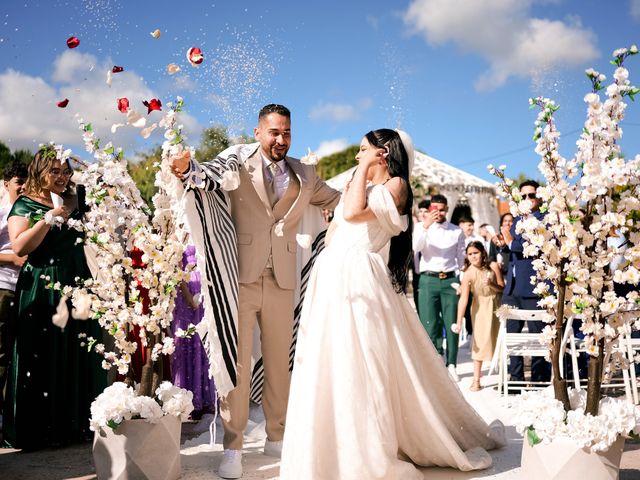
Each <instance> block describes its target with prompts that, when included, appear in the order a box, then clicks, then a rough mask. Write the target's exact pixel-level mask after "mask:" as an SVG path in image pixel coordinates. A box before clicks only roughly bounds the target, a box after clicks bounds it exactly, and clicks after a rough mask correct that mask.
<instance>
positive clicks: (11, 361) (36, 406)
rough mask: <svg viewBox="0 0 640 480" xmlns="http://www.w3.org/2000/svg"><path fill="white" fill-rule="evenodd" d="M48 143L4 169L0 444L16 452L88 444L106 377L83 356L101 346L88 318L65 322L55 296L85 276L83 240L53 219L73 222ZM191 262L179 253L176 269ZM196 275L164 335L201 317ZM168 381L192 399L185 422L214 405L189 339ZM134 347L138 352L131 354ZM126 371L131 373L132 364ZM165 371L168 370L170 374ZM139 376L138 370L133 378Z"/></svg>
mask: <svg viewBox="0 0 640 480" xmlns="http://www.w3.org/2000/svg"><path fill="white" fill-rule="evenodd" d="M59 157H60V156H59V154H58V152H57V151H56V150H55V149H54V148H53V147H51V146H45V147H42V148H41V149H40V150H39V151H38V152H37V153H36V154H35V156H34V158H33V160H32V161H31V162H30V163H29V165H28V166H27V165H25V164H23V163H18V162H16V163H12V164H9V165H7V166H6V167H5V168H4V171H3V180H4V197H3V203H2V206H0V395H1V396H0V409H1V412H0V413H1V414H2V446H4V447H10V448H18V449H22V450H25V451H29V450H37V449H41V448H44V447H51V446H63V445H67V444H72V443H78V442H82V441H86V440H89V439H91V438H92V437H93V432H90V430H89V417H90V405H91V402H92V401H93V400H94V399H95V397H96V396H97V395H99V394H100V393H101V392H102V391H103V389H104V388H105V387H106V386H107V384H108V382H109V381H113V380H115V375H108V372H107V371H106V370H104V369H103V368H102V365H101V363H102V358H101V356H100V355H98V354H96V353H95V352H89V351H88V348H87V342H88V341H89V339H90V338H93V339H96V340H98V341H103V338H104V337H105V332H103V331H102V329H101V327H100V326H99V324H98V323H97V322H95V321H81V320H80V319H74V318H73V309H72V308H71V305H70V302H69V300H67V299H66V297H63V296H62V294H61V291H60V289H58V288H52V287H53V286H54V285H56V286H57V285H59V286H60V287H61V288H62V287H64V286H66V285H69V286H76V285H77V282H78V280H82V279H87V278H90V275H91V273H90V270H89V267H88V266H87V260H86V257H85V250H84V243H83V234H82V233H81V232H79V231H77V230H75V229H73V228H70V227H68V226H67V224H66V223H61V224H60V223H58V222H56V221H55V219H56V218H59V217H62V219H64V220H66V219H68V218H74V219H80V218H81V216H82V212H81V209H80V208H79V204H78V196H77V193H76V186H75V185H74V182H73V181H72V176H73V173H74V172H73V169H72V165H71V164H70V162H69V160H64V161H60V160H59ZM188 263H195V252H194V250H193V248H192V247H188V248H187V249H186V251H185V253H184V266H185V268H186V266H187V264H188ZM199 290H200V280H199V274H198V273H197V272H195V271H194V272H193V273H192V274H191V279H190V281H189V282H186V283H184V284H183V285H181V286H180V290H179V292H178V296H177V299H176V310H175V321H174V327H173V330H174V332H175V330H177V329H178V328H182V329H183V330H188V328H189V326H190V325H192V324H194V325H195V324H197V323H198V322H199V321H200V319H201V318H202V312H203V308H202V305H200V304H199V302H198V294H199ZM175 344H176V350H175V353H174V354H173V356H172V358H171V365H168V362H167V367H168V368H167V369H166V370H167V371H166V373H165V376H166V377H167V379H171V380H173V382H174V384H176V385H178V386H180V387H183V388H187V389H190V390H192V391H193V392H194V397H193V402H194V406H195V408H196V410H194V413H193V416H194V417H195V418H198V417H199V416H201V415H202V414H203V413H207V412H210V411H211V412H212V411H214V409H215V408H216V403H217V399H216V395H215V388H214V385H213V382H212V381H211V380H210V379H209V375H208V370H209V368H208V359H207V356H206V354H205V352H204V350H203V348H202V343H201V342H200V340H199V337H197V336H191V337H188V338H176V339H175ZM139 350H142V349H139ZM134 369H135V366H134ZM169 371H170V373H169ZM138 375H139V372H138Z"/></svg>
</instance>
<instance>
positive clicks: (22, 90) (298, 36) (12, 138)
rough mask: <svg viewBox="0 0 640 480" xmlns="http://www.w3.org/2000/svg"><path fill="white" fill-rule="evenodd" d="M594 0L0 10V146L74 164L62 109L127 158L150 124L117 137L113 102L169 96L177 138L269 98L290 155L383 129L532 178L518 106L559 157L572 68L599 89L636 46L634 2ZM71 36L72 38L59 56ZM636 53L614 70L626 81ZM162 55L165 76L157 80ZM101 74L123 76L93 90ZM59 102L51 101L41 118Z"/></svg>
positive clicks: (569, 112)
mask: <svg viewBox="0 0 640 480" xmlns="http://www.w3.org/2000/svg"><path fill="white" fill-rule="evenodd" d="M607 3H608V5H605V3H604V2H597V1H594V0H411V1H407V0H403V1H396V2H390V1H382V0H370V1H366V2H365V1H350V2H349V1H341V2H338V1H334V0H325V1H323V2H304V1H285V0H283V1H280V2H271V3H268V2H257V1H240V0H236V1H221V0H218V1H206V2H205V1H198V2H175V1H171V2H169V1H165V0H154V1H143V0H136V1H135V2H124V1H119V0H22V1H15V0H3V2H2V3H1V4H0V140H1V141H3V142H5V143H7V144H8V145H9V146H10V147H12V148H22V147H28V148H31V149H34V148H36V147H37V144H39V143H43V142H47V141H50V140H54V141H56V142H64V143H65V144H66V145H68V146H71V147H72V148H74V151H76V152H77V153H79V154H84V152H83V150H82V147H81V146H80V143H81V136H80V132H79V130H78V129H77V123H76V121H75V120H74V118H73V115H74V114H75V113H79V114H80V115H81V116H82V117H83V118H84V119H85V120H87V121H91V122H92V123H93V124H94V125H95V126H96V130H97V134H98V136H100V137H102V138H103V139H105V140H107V139H109V140H113V141H114V143H115V144H117V145H120V146H123V147H124V148H125V150H126V151H127V152H129V153H131V154H132V153H134V152H136V151H139V150H144V149H147V148H150V147H151V146H153V145H155V144H159V143H161V141H162V132H161V131H160V130H156V131H155V132H154V133H153V134H152V136H151V137H150V138H149V139H147V140H144V139H143V138H142V137H141V136H140V134H139V130H137V129H135V128H133V127H123V128H120V129H118V130H117V132H116V133H115V134H112V133H111V132H110V127H111V125H112V124H114V123H120V122H124V115H123V114H121V113H120V112H118V111H117V109H116V99H117V98H119V97H127V98H129V100H130V101H131V105H132V106H133V107H134V108H136V109H137V110H138V111H141V112H143V111H145V110H144V107H143V106H142V103H141V102H142V100H148V99H150V98H152V97H157V98H160V99H161V100H162V101H163V103H166V102H167V101H170V100H171V99H172V98H175V96H176V95H181V96H183V97H184V99H185V102H186V105H187V114H186V115H184V116H183V123H184V124H185V128H186V129H187V130H188V131H189V137H190V140H191V141H192V142H193V143H196V142H197V141H198V135H199V131H200V130H201V129H202V128H203V127H206V126H210V125H212V124H222V125H226V126H229V127H230V128H231V129H232V131H234V132H240V131H243V130H244V131H246V132H252V129H253V127H254V126H255V123H256V116H257V111H258V109H259V108H260V107H261V106H262V105H264V104H266V103H271V102H275V103H282V104H285V105H287V106H288V107H289V108H290V109H291V110H292V113H293V145H292V148H291V151H290V154H292V155H294V156H301V155H304V154H305V153H306V151H307V148H311V149H312V150H315V151H318V152H319V153H320V154H322V153H331V152H332V151H335V150H337V149H341V148H343V147H345V146H347V145H350V144H354V143H359V141H360V139H361V137H362V135H363V134H364V133H366V132H367V131H368V130H370V129H375V128H380V127H401V128H403V129H405V130H406V131H408V132H409V133H410V134H411V135H412V137H413V139H414V143H415V145H416V147H417V148H418V149H420V150H422V151H424V152H425V153H427V154H429V155H431V156H433V157H435V158H438V159H439V160H442V161H444V162H446V163H449V164H451V165H454V166H457V167H460V168H463V169H465V170H467V171H469V172H470V173H473V174H475V175H478V176H480V177H482V178H485V179H488V180H492V178H491V176H490V175H489V174H488V173H487V170H486V165H487V164H488V163H494V164H496V165H499V164H506V165H507V166H508V172H509V173H512V174H513V175H516V174H518V173H520V172H524V173H526V174H528V175H530V176H534V177H540V175H539V174H538V173H537V171H536V165H537V162H538V159H537V157H536V155H535V153H534V152H533V148H534V145H533V142H532V141H531V137H532V130H533V122H534V120H535V112H533V111H530V110H529V109H528V104H527V100H528V98H529V97H531V96H537V95H543V96H546V97H550V98H553V99H555V100H556V101H557V102H558V103H560V105H561V109H560V111H559V112H558V114H557V119H558V125H559V129H560V131H561V132H563V133H564V136H563V137H562V139H561V153H563V154H564V155H565V156H572V155H573V153H574V146H575V140H576V139H577V136H578V134H579V131H580V130H581V128H582V124H583V122H584V114H585V111H586V109H585V106H584V103H583V101H582V99H583V97H584V94H585V93H587V88H588V84H587V80H586V77H585V76H584V75H583V72H584V69H585V68H588V67H594V68H596V69H597V70H600V71H601V72H603V73H605V74H606V75H607V77H608V78H609V79H610V78H611V76H612V70H611V68H610V65H609V64H608V61H609V59H610V54H611V52H612V51H613V50H614V49H616V48H619V47H623V46H630V45H631V44H634V43H636V44H640V38H638V37H639V35H638V32H640V0H612V1H611V2H607ZM156 28H157V29H160V30H161V32H162V34H161V36H160V38H158V39H154V38H153V37H152V36H151V35H150V32H151V31H153V30H155V29H156ZM71 35H75V36H77V37H79V39H80V42H81V43H80V46H79V47H78V48H76V49H73V50H70V49H68V48H67V46H66V39H67V38H68V37H69V36H71ZM194 46H196V47H200V48H201V49H202V51H203V53H204V56H205V60H204V62H203V63H202V64H201V65H200V66H199V67H192V66H190V65H189V64H188V62H187V61H186V57H185V54H186V51H187V50H188V49H189V48H190V47H194ZM639 57H640V56H639ZM639 57H632V58H630V59H629V62H628V65H627V66H628V67H629V70H630V79H631V82H632V83H634V84H640V79H639V78H640V58H639ZM169 63H176V64H179V65H180V67H181V69H182V70H181V72H179V73H178V74H175V75H173V76H170V75H168V74H167V72H166V66H167V64H169ZM113 65H119V66H123V67H124V69H125V71H124V72H122V73H118V74H116V75H114V76H113V81H112V85H111V87H109V86H107V85H106V82H105V80H106V71H107V70H108V69H110V68H111V67H112V66H113ZM64 98H69V100H70V102H69V105H68V106H67V108H65V109H60V108H57V107H56V103H57V102H58V101H60V100H62V99H64ZM630 103H631V102H630ZM638 103H640V100H639V101H638ZM627 112H628V114H627V119H626V121H625V123H624V124H623V129H624V131H625V136H624V138H623V140H622V147H623V151H624V152H625V154H626V155H628V156H632V155H636V154H638V153H640V105H637V106H636V105H635V104H633V103H631V105H630V106H629V108H628V110H627ZM145 113H146V112H145ZM159 118H160V114H159V113H158V112H154V113H152V114H151V115H149V117H148V121H149V123H151V122H154V121H157V120H159ZM84 156H85V157H86V156H87V155H84ZM131 156H133V155H131Z"/></svg>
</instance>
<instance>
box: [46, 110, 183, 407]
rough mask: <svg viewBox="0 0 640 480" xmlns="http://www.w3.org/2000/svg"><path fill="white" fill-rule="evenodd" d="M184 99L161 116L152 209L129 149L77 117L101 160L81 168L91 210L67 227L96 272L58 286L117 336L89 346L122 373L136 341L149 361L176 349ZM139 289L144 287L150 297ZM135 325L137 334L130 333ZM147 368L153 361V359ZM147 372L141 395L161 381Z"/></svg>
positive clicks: (84, 313)
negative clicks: (77, 232) (130, 165)
mask: <svg viewBox="0 0 640 480" xmlns="http://www.w3.org/2000/svg"><path fill="white" fill-rule="evenodd" d="M182 106H183V102H182V99H181V98H178V101H177V103H176V104H175V105H173V104H171V103H170V104H169V105H168V107H169V110H168V111H167V112H166V113H165V115H164V117H163V119H162V120H161V121H160V125H162V126H163V127H165V128H166V130H167V133H166V134H165V138H166V141H165V142H164V144H163V147H162V151H163V161H162V164H161V165H159V167H160V168H158V170H157V172H156V182H155V184H156V186H157V187H158V193H156V194H155V195H154V197H153V200H152V201H153V207H154V210H153V212H151V211H150V209H149V207H148V206H147V205H146V204H145V202H144V201H143V199H142V196H141V195H140V191H139V190H138V188H137V186H136V185H135V183H134V181H133V179H132V178H131V176H130V175H129V173H128V172H127V162H126V160H125V158H124V152H123V151H122V150H121V149H117V148H115V147H114V146H113V145H112V144H111V143H107V144H106V145H104V146H101V141H100V139H99V138H97V137H96V136H95V133H94V132H93V128H92V126H91V124H88V123H85V122H84V121H83V120H82V119H81V118H78V122H79V124H80V128H81V130H82V132H83V139H84V143H85V148H86V150H87V151H88V152H89V153H92V154H93V156H94V158H95V160H96V161H95V162H93V163H91V164H89V165H86V166H85V168H84V170H82V171H81V173H80V181H79V183H81V184H83V185H84V186H85V189H86V203H87V206H88V212H86V214H85V216H84V221H83V222H76V223H74V224H73V225H70V226H71V227H72V228H76V229H82V230H83V231H84V233H85V238H86V243H87V244H88V247H89V248H91V249H92V250H93V252H94V254H95V261H96V264H97V268H98V278H97V279H95V280H94V279H88V280H85V281H81V282H80V281H79V282H78V285H77V286H76V287H72V286H66V287H63V288H61V289H60V287H59V286H58V288H57V289H59V290H61V293H62V295H64V296H65V297H66V298H70V299H71V301H72V304H73V307H74V315H75V314H78V315H81V316H83V317H85V318H87V317H88V318H91V319H92V320H96V321H98V322H99V323H100V325H101V326H102V327H103V328H104V329H105V330H106V331H107V332H108V333H109V334H110V335H112V336H113V338H114V348H113V350H108V349H107V348H105V345H104V344H102V343H97V342H95V341H93V342H91V343H90V345H89V348H90V349H91V348H93V349H94V350H95V351H96V352H97V353H98V354H100V355H102V356H103V357H104V360H103V362H102V366H103V368H105V369H110V368H112V367H115V368H117V371H118V373H119V374H121V375H127V374H130V373H131V372H130V363H131V358H132V354H133V353H134V352H135V351H136V350H137V349H138V348H139V347H138V344H139V345H141V347H142V348H145V349H148V354H149V356H150V358H151V361H152V362H156V361H158V360H159V356H160V355H170V354H171V353H173V352H174V351H175V345H174V343H173V339H172V338H170V337H168V336H167V332H169V326H170V324H171V321H172V315H171V313H170V312H173V308H174V300H175V295H176V287H177V285H178V284H179V283H180V282H181V281H183V280H187V279H188V278H189V275H190V271H188V270H187V271H183V269H182V254H183V251H184V245H185V244H186V242H185V239H186V235H187V233H186V230H185V229H184V228H183V225H182V224H178V223H177V219H178V218H180V215H179V211H178V209H179V208H180V206H179V205H180V202H179V201H178V199H176V198H174V194H173V192H174V191H175V188H174V185H173V183H174V182H176V181H177V179H176V178H175V177H174V176H173V175H172V174H171V173H170V170H169V168H168V157H169V155H170V154H173V153H174V152H175V151H176V150H178V149H182V148H183V145H182V142H183V141H184V137H183V136H182V134H181V130H182V126H178V127H175V126H174V124H175V117H176V113H177V112H179V111H181V110H182ZM134 255H137V257H136V258H135V259H134V258H132V257H133V256H134ZM53 288H56V287H55V286H53ZM142 291H144V292H146V296H145V298H143V296H142V294H141V292H142ZM59 313H60V312H59ZM63 313H66V312H62V313H60V315H59V316H60V322H59V323H60V324H62V323H64V322H63V320H66V318H62V317H63ZM135 327H138V328H137V330H136V331H139V336H138V338H132V332H133V331H134V329H135ZM145 368H146V369H148V368H153V366H152V365H151V363H148V364H146V365H145V366H143V369H145ZM143 371H144V370H143ZM142 377H143V381H142V385H141V387H140V392H139V393H140V397H145V396H147V397H149V398H150V397H151V394H152V392H153V390H154V389H155V388H156V387H157V385H153V384H151V381H149V379H150V378H151V376H150V375H147V376H145V375H144V374H143V375H142ZM145 378H146V380H145ZM155 378H156V379H157V376H155ZM131 381H132V380H131V378H129V382H131ZM156 381H157V380H156ZM140 401H141V400H136V402H140ZM144 401H146V400H144ZM144 401H143V402H144ZM141 408H142V407H141ZM152 409H153V407H148V409H143V413H141V414H140V415H141V416H142V417H145V418H146V416H147V414H148V415H152V414H153V410H152Z"/></svg>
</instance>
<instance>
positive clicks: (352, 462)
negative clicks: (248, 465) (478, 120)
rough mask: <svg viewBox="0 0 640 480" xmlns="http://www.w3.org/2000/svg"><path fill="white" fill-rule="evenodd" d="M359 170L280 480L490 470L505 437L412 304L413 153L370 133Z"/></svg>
mask: <svg viewBox="0 0 640 480" xmlns="http://www.w3.org/2000/svg"><path fill="white" fill-rule="evenodd" d="M403 140H404V141H403ZM356 160H357V161H358V167H357V169H356V171H355V174H354V176H353V178H352V180H351V182H350V184H349V185H348V186H347V188H346V190H345V192H344V194H343V199H342V202H341V203H340V204H339V205H338V207H337V208H336V212H335V216H334V220H333V223H332V225H331V227H330V229H329V231H328V233H327V244H328V245H327V247H326V248H325V250H324V251H323V252H322V253H321V255H320V257H319V258H318V260H317V262H316V265H315V267H314V270H313V273H312V274H311V278H310V280H309V285H308V288H307V293H306V298H305V302H304V306H303V311H302V317H301V323H300V330H299V333H298V348H297V354H296V357H295V363H294V369H293V376H292V380H291V392H290V397H289V407H288V413H287V420H286V430H285V436H284V446H283V452H282V463H281V469H280V478H281V479H289V480H299V479H313V480H322V479H327V480H360V479H361V480H373V479H385V480H389V479H402V480H407V479H422V478H423V476H422V474H421V473H420V471H419V470H418V468H417V466H430V465H437V466H443V467H446V466H449V467H453V468H457V469H459V470H465V471H466V470H474V469H482V468H487V467H489V466H490V465H491V457H490V455H489V454H488V453H487V452H486V450H487V449H492V448H496V447H500V446H502V445H503V444H504V432H503V430H502V428H501V426H496V427H494V428H492V427H489V426H488V425H487V424H486V423H485V422H484V421H483V420H482V419H481V418H480V416H479V415H478V414H477V413H476V412H475V411H474V410H473V409H472V408H471V406H470V405H469V404H468V403H467V402H466V401H465V400H464V398H463V396H462V394H461V392H460V390H459V389H458V387H457V386H456V385H455V384H454V383H452V382H451V380H450V379H449V374H448V372H447V370H446V368H445V366H444V364H443V362H442V360H441V358H440V356H439V355H438V354H437V352H436V350H435V349H434V347H433V345H432V344H431V341H430V340H429V338H428V336H427V334H426V332H425V331H424V329H423V327H422V325H421V323H420V321H419V320H418V317H417V315H416V313H415V312H414V311H413V308H412V307H411V305H410V304H409V302H408V300H407V298H406V296H405V294H404V290H405V284H406V280H407V278H406V272H407V267H408V262H409V259H410V257H411V221H410V214H409V213H410V209H411V205H412V202H413V195H412V192H411V187H410V185H409V172H410V171H411V169H410V164H411V162H412V160H413V147H412V145H411V141H410V139H409V137H408V135H406V134H405V133H404V132H398V131H394V130H389V129H380V130H375V131H372V132H369V133H367V134H366V135H365V137H364V138H363V139H362V142H361V144H360V150H359V152H358V154H357V155H356ZM386 248H388V249H389V251H388V262H387V258H385V257H386V256H387V255H386Z"/></svg>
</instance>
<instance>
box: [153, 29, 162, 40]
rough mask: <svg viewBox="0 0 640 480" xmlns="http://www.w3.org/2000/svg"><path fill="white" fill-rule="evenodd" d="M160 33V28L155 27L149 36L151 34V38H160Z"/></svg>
mask: <svg viewBox="0 0 640 480" xmlns="http://www.w3.org/2000/svg"><path fill="white" fill-rule="evenodd" d="M160 33H161V32H160V29H159V28H156V29H155V30H154V31H153V32H151V36H152V37H153V38H160Z"/></svg>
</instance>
